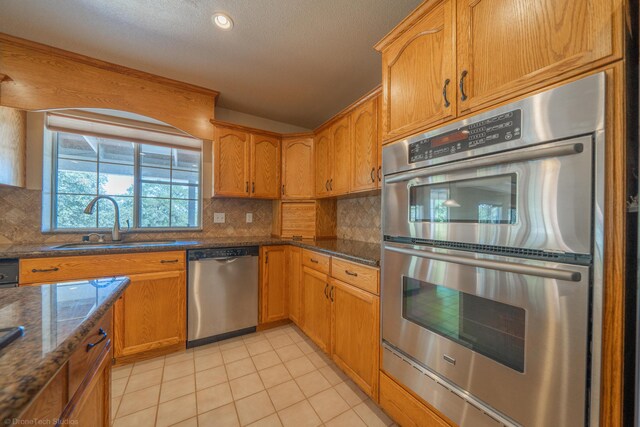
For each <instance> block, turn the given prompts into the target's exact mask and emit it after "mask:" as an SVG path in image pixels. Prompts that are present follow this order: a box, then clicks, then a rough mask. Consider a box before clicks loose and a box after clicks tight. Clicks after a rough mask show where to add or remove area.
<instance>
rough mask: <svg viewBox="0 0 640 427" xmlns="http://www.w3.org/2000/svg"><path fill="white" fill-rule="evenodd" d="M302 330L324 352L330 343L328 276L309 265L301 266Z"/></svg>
mask: <svg viewBox="0 0 640 427" xmlns="http://www.w3.org/2000/svg"><path fill="white" fill-rule="evenodd" d="M302 318H303V319H304V323H303V325H302V330H303V331H304V332H305V333H306V334H307V336H308V337H309V338H311V339H312V340H313V342H315V343H316V344H317V345H318V347H320V348H321V349H322V350H323V351H324V352H325V353H329V351H330V348H331V347H330V344H331V302H330V301H329V277H328V276H327V275H326V274H324V273H320V272H318V271H316V270H313V269H311V268H309V267H303V268H302Z"/></svg>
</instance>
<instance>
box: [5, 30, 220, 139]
mask: <svg viewBox="0 0 640 427" xmlns="http://www.w3.org/2000/svg"><path fill="white" fill-rule="evenodd" d="M0 76H4V77H3V79H0V105H2V106H7V107H13V108H17V109H21V110H30V111H33V110H49V109H59V108H107V109H113V110H122V111H129V112H132V113H137V114H141V115H144V116H148V117H152V118H154V119H157V120H160V121H163V122H165V123H168V124H170V125H173V126H175V127H176V128H178V129H180V130H183V131H185V132H187V133H188V134H190V135H192V136H194V137H196V138H201V139H212V138H213V126H212V125H211V123H210V120H211V119H212V118H213V117H214V107H215V102H216V98H217V96H218V92H216V91H214V90H210V89H205V88H202V87H199V86H194V85H191V84H187V83H182V82H178V81H175V80H171V79H167V78H164V77H160V76H155V75H153V74H149V73H145V72H142V71H138V70H133V69H131V68H127V67H123V66H119V65H115V64H111V63H108V62H104V61H100V60H97V59H93V58H89V57H87V56H83V55H79V54H75V53H72V52H68V51H64V50H61V49H57V48H53V47H50V46H46V45H43V44H39V43H35V42H31V41H28V40H24V39H19V38H16V37H13V36H9V35H6V34H0Z"/></svg>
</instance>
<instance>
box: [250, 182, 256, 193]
mask: <svg viewBox="0 0 640 427" xmlns="http://www.w3.org/2000/svg"><path fill="white" fill-rule="evenodd" d="M251 192H252V193H254V194H255V192H256V183H255V182H252V183H251Z"/></svg>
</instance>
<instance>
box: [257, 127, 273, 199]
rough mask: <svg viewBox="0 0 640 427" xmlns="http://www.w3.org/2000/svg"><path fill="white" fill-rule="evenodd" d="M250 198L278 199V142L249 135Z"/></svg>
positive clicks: (262, 136)
mask: <svg viewBox="0 0 640 427" xmlns="http://www.w3.org/2000/svg"><path fill="white" fill-rule="evenodd" d="M250 151H251V168H250V169H251V189H250V190H251V197H257V198H261V199H277V198H279V197H280V140H279V139H278V138H275V137H272V136H267V135H256V134H252V135H251V150H250Z"/></svg>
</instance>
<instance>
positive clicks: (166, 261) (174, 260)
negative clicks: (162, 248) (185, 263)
mask: <svg viewBox="0 0 640 427" xmlns="http://www.w3.org/2000/svg"><path fill="white" fill-rule="evenodd" d="M178 261H180V260H178V259H163V260H160V264H175V263H176V262H178Z"/></svg>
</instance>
